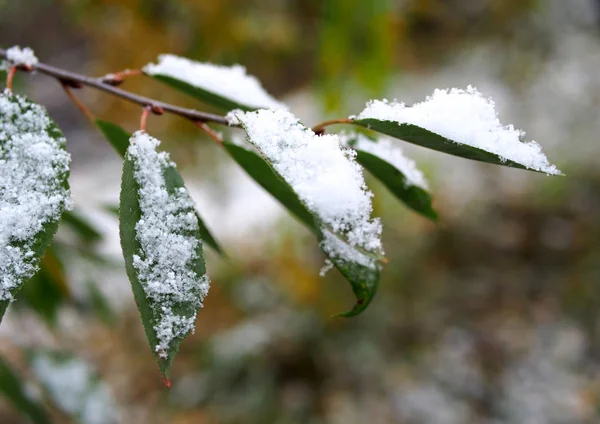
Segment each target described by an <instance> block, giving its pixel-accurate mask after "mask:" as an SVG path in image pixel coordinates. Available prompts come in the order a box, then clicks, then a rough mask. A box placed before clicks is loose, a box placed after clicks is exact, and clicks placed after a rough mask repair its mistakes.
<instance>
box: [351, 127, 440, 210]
mask: <svg viewBox="0 0 600 424" xmlns="http://www.w3.org/2000/svg"><path fill="white" fill-rule="evenodd" d="M343 139H345V142H346V144H347V145H348V146H349V147H351V148H353V149H354V150H355V151H356V161H357V162H358V163H360V164H361V165H362V166H363V168H365V169H366V170H367V171H369V172H370V173H371V174H372V175H373V176H374V177H375V178H377V179H378V180H379V181H381V182H382V183H383V184H384V185H385V186H386V187H387V188H388V189H389V190H390V191H391V193H392V194H393V195H394V196H396V197H397V198H398V199H399V200H400V201H402V202H404V203H405V204H406V205H407V206H408V207H410V208H412V209H413V210H415V211H416V212H418V213H420V214H421V215H423V216H425V217H427V218H429V219H431V220H433V221H437V218H438V215H437V212H436V211H435V210H434V209H433V207H432V205H431V195H430V194H429V192H428V191H427V181H426V180H425V176H424V175H423V173H422V172H421V171H420V170H419V169H418V168H417V167H416V164H415V162H414V161H413V160H411V159H409V158H408V157H406V156H405V155H404V153H403V152H402V149H401V148H400V147H399V146H398V145H397V144H396V143H393V140H390V139H387V138H380V139H372V138H370V137H368V136H365V135H364V134H350V135H343Z"/></svg>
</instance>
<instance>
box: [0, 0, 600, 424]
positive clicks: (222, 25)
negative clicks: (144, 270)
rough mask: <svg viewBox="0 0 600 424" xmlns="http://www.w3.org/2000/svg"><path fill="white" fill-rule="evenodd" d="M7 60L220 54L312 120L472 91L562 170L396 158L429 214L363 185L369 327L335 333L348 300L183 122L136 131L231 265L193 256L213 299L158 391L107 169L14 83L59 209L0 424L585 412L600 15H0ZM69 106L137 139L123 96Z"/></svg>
mask: <svg viewBox="0 0 600 424" xmlns="http://www.w3.org/2000/svg"><path fill="white" fill-rule="evenodd" d="M14 44H19V45H21V46H31V47H32V48H34V50H35V52H36V54H37V56H38V57H39V58H40V60H41V61H43V62H46V63H50V64H53V65H56V66H60V67H64V68H67V69H70V70H74V71H78V72H81V73H84V74H87V75H96V76H100V75H104V74H106V73H109V72H115V71H119V70H122V69H124V68H140V67H141V66H143V65H144V64H146V63H148V62H152V61H155V60H156V57H157V55H158V54H160V53H167V52H168V53H175V54H180V55H185V56H188V57H191V58H193V59H196V60H200V61H211V62H215V63H220V64H226V65H230V64H234V63H240V64H243V65H244V66H246V67H247V69H248V71H249V73H251V74H254V75H256V76H257V77H258V78H259V79H260V80H261V81H262V83H263V85H264V86H265V87H266V88H267V90H268V91H270V92H271V93H272V94H274V95H275V96H277V97H278V98H280V99H282V100H284V101H286V102H287V103H288V104H289V105H290V107H291V109H292V110H293V111H294V113H296V114H297V116H299V117H300V119H301V120H302V121H303V122H305V123H307V124H308V125H313V124H316V123H318V122H320V121H323V120H325V119H327V118H335V117H345V116H348V115H349V114H355V113H358V112H360V111H361V110H362V108H363V107H364V103H365V101H366V100H367V99H369V98H381V97H386V98H389V99H394V98H397V99H399V100H402V101H405V102H407V103H409V104H410V103H413V102H417V101H421V100H423V99H424V98H425V97H426V96H428V95H430V94H431V93H432V92H433V90H434V89H435V88H445V87H461V88H464V87H466V86H467V85H468V84H472V85H474V86H476V87H477V88H478V89H479V90H480V91H482V92H483V93H484V95H486V96H491V97H492V98H493V99H494V100H495V101H496V105H497V109H498V111H499V113H500V119H501V120H502V122H503V123H505V124H508V123H512V124H514V125H515V126H516V127H518V128H522V129H524V130H525V131H527V135H528V138H530V139H535V140H537V141H538V142H539V143H540V144H541V145H542V146H543V148H544V151H545V152H546V153H547V155H548V157H549V159H550V161H551V162H553V163H555V164H557V165H558V167H559V168H560V169H561V170H562V171H563V172H565V173H566V174H567V177H563V178H550V177H546V176H544V175H542V174H537V173H530V172H525V171H520V170H515V169H504V168H501V167H497V166H493V165H485V164H481V163H477V162H472V161H467V160H463V159H459V158H454V157H450V156H446V155H443V154H441V153H437V152H433V151H428V150H426V149H423V148H418V147H415V146H412V145H409V144H407V143H402V145H403V146H404V150H405V152H406V153H407V154H408V155H410V156H411V157H413V158H414V159H415V160H416V161H417V163H418V164H419V166H420V167H421V169H423V170H424V172H425V174H426V176H427V178H428V179H429V181H430V185H431V191H432V194H433V197H434V206H435V207H436V209H437V210H438V212H439V214H440V216H441V219H440V222H439V223H438V224H434V223H431V222H429V221H427V220H426V219H424V218H422V217H420V216H417V215H416V214H414V213H413V212H411V211H409V210H408V209H407V208H406V207H404V205H402V204H400V203H398V202H397V201H396V200H395V199H394V198H393V197H392V196H391V195H390V194H389V193H387V192H386V191H385V188H384V187H382V186H381V185H379V184H378V183H376V182H375V181H373V180H371V179H369V178H368V176H367V181H368V182H369V185H370V187H371V188H372V190H373V191H374V193H375V194H376V197H375V200H374V206H375V214H376V215H378V216H381V217H382V220H383V224H384V235H383V240H384V247H385V250H386V253H387V257H388V259H389V264H388V265H387V266H386V267H385V269H384V271H383V274H382V281H381V284H380V288H379V293H378V295H377V296H376V298H375V300H374V301H373V303H372V305H371V306H370V307H369V309H367V311H366V312H365V313H363V314H362V315H360V316H359V317H357V318H352V319H341V318H331V317H330V316H331V315H332V314H334V313H338V312H341V311H344V310H347V309H348V308H349V307H350V306H351V305H352V303H353V300H354V299H353V295H352V292H351V290H350V287H349V285H348V284H347V282H345V281H344V279H343V278H342V277H341V276H340V275H339V274H337V273H336V272H334V271H332V272H330V273H328V275H327V276H326V277H325V278H320V277H319V269H320V268H321V266H322V264H323V260H324V258H323V256H322V255H321V253H320V252H319V249H318V246H317V243H316V242H315V240H314V238H313V237H312V235H311V234H310V233H309V232H308V231H306V230H305V229H304V228H303V227H302V226H301V225H300V224H299V223H298V222H297V221H295V220H294V219H293V218H292V217H290V216H289V215H287V214H286V212H285V211H284V210H283V209H282V208H281V207H280V206H279V205H278V204H277V203H276V202H275V201H274V200H272V199H271V198H269V196H268V195H267V194H266V193H265V192H264V191H263V190H262V189H261V188H260V187H258V186H256V185H255V184H254V183H253V182H252V181H251V180H250V179H249V178H248V177H246V175H245V174H244V173H243V171H241V170H240V169H238V168H237V167H236V165H235V164H234V163H232V162H231V161H230V160H229V159H228V157H226V155H225V154H224V153H223V152H222V151H220V149H219V148H218V147H217V146H215V145H214V143H212V142H211V141H210V140H209V139H207V138H206V137H205V136H203V134H201V133H199V131H198V130H197V128H195V127H194V126H192V125H190V124H189V123H188V122H186V121H185V120H182V119H180V118H177V117H171V116H166V115H165V116H162V117H156V116H153V117H151V118H150V121H149V131H150V132H151V133H152V134H153V135H155V136H157V137H159V138H160V139H162V140H163V147H164V149H165V150H168V151H169V152H171V154H172V157H173V158H174V160H175V161H176V162H177V163H178V165H179V168H180V169H181V170H182V172H183V174H184V178H185V179H186V182H187V184H188V187H189V188H190V191H191V193H192V196H193V197H194V200H195V201H196V203H197V205H198V209H199V211H200V214H201V215H202V216H203V217H204V218H205V220H206V222H207V224H208V226H209V227H210V228H211V230H212V231H213V232H214V234H215V235H216V236H217V238H218V240H219V241H220V242H221V243H222V245H223V247H224V248H225V250H226V251H227V253H228V259H222V258H221V257H219V256H218V255H216V254H214V252H212V251H210V250H208V248H206V249H205V251H206V254H207V266H208V271H209V275H210V277H211V280H212V287H211V292H210V294H209V296H208V297H207V299H206V301H205V307H204V308H203V310H202V311H201V312H200V313H199V318H198V323H197V329H196V333H195V335H194V336H191V337H189V338H188V339H187V340H186V341H185V342H184V343H183V345H182V348H181V350H180V353H179V355H178V357H177V359H176V361H175V365H174V367H173V371H172V381H173V387H172V388H171V389H166V388H165V387H164V384H163V382H162V380H161V377H160V374H159V371H158V367H157V366H156V364H155V362H154V359H153V357H152V354H151V352H150V349H149V347H148V345H147V342H146V339H145V337H144V334H143V329H142V326H141V323H140V320H139V316H138V313H137V310H136V307H135V304H134V301H133V297H132V295H131V291H130V285H129V282H128V281H127V278H126V276H125V271H124V266H123V263H122V259H121V258H120V249H119V241H118V222H117V219H116V217H115V215H114V212H112V208H113V207H114V206H115V205H116V204H117V202H118V194H119V184H120V174H121V161H120V159H119V157H118V156H117V154H116V153H114V151H113V150H112V149H111V147H110V146H109V145H108V143H107V142H106V141H105V140H104V139H103V138H102V136H101V134H100V133H99V132H98V131H97V130H96V129H95V128H93V127H92V126H91V125H90V124H89V123H88V122H87V121H86V119H85V117H84V116H83V115H81V114H80V113H79V112H78V111H77V109H76V108H75V107H74V106H73V104H72V103H70V102H69V100H68V98H67V97H66V96H65V95H64V94H63V93H62V90H61V87H60V85H59V84H58V83H56V82H55V81H54V80H52V79H49V78H47V77H45V76H42V75H19V76H18V77H17V80H16V82H15V87H16V88H15V91H17V92H22V93H27V94H28V95H29V96H30V97H31V98H33V99H34V100H36V101H37V102H39V103H41V104H43V105H45V106H47V108H48V109H49V112H50V114H51V116H52V117H53V118H54V119H55V120H56V121H57V122H58V124H59V125H60V127H61V128H62V129H63V131H64V132H65V135H66V136H67V139H68V147H69V150H70V152H71V154H72V158H73V162H72V175H71V186H72V191H73V196H74V200H75V203H76V209H75V211H74V212H73V213H72V214H71V215H68V216H67V217H66V218H65V220H64V222H63V225H61V229H60V230H59V234H58V235H57V237H56V241H55V243H54V245H53V246H52V248H51V250H49V252H48V253H47V254H46V256H45V257H44V260H43V264H42V271H41V272H40V273H39V274H38V275H37V276H36V277H35V278H34V279H33V280H32V281H30V282H29V283H28V284H26V285H25V289H23V290H22V291H21V292H20V295H19V296H18V301H17V302H15V304H13V305H12V306H11V307H10V308H9V311H8V313H7V315H6V316H5V318H4V321H3V323H2V325H1V326H0V354H1V356H2V358H3V359H2V360H1V361H0V388H3V391H4V393H5V394H6V393H8V394H9V395H8V396H4V397H0V422H1V423H3V424H12V423H26V422H28V421H27V420H28V419H30V418H28V414H29V416H30V417H33V420H36V419H37V421H34V422H44V420H49V419H51V420H52V422H56V423H78V422H80V423H151V424H153V423H177V424H184V423H250V424H252V423H277V424H287V423H311V424H313V423H314V424H318V423H344V424H352V423H365V422H371V423H406V424H420V423H424V424H428V423H431V424H455V423H456V424H459V423H477V424H478V423H483V424H513V423H515V424H516V423H519V424H545V423H552V424H554V423H556V424H562V423H565V424H566V423H597V422H600V320H599V319H600V284H599V283H600V219H599V217H600V168H599V167H598V159H597V158H598V155H599V154H600V140H599V138H598V134H600V2H599V1H596V0H569V1H566V0H479V1H472V0H395V1H394V0H369V1H361V0H305V1H298V0H265V1H248V0H219V1H210V0H208V1H206V0H204V1H202V0H179V1H161V0H62V1H58V0H56V1H52V0H19V1H16V0H0V45H1V46H2V47H4V48H6V47H9V46H12V45H14ZM123 88H125V89H127V90H131V91H134V92H138V93H143V94H146V95H149V96H152V97H155V98H157V99H161V100H164V101H168V102H174V103H177V104H181V105H185V106H190V107H195V108H198V109H201V110H210V109H209V108H206V107H204V106H203V105H202V104H198V103H196V102H195V101H194V100H192V99H190V98H187V97H185V96H183V95H181V94H179V93H176V92H173V91H171V90H169V89H168V88H166V86H163V85H160V84H158V83H156V82H154V81H152V80H150V79H149V78H147V77H144V76H139V77H134V78H131V79H128V80H127V81H126V82H125V84H124V86H123ZM76 94H77V95H78V97H79V98H80V99H82V100H83V101H84V102H85V103H86V104H87V105H88V106H89V107H90V109H91V110H92V111H93V112H94V113H95V114H96V115H97V116H98V117H100V118H102V119H105V120H108V121H112V122H115V123H118V124H120V125H122V126H123V127H124V128H126V129H127V130H129V131H133V130H135V129H137V126H138V125H139V124H138V122H139V116H140V109H139V108H138V107H137V106H134V105H131V104H128V103H124V102H122V101H120V100H118V99H114V98H112V97H110V96H107V95H105V94H102V93H99V92H96V91H93V90H89V89H84V90H79V91H77V93H76ZM335 129H336V128H334V129H333V130H335ZM239 136H240V134H234V133H232V134H231V137H239ZM398 143H401V142H398ZM11 376H12V378H13V380H16V381H18V382H20V383H21V384H22V386H23V393H21V395H22V396H20V395H19V393H20V392H19V390H17V389H16V388H15V387H16V386H15V385H14V384H13V385H12V386H11V384H12V383H11V381H12V382H13V383H14V381H13V380H11ZM11 390H12V392H11ZM11 393H12V395H11ZM15 399H16V400H15ZM27 399H33V400H34V401H35V402H37V403H39V404H41V405H43V408H44V409H45V410H46V414H47V417H46V418H43V417H42V418H40V417H39V416H38V418H35V416H36V412H35V411H34V412H32V409H31V408H33V407H31V405H30V404H29V403H28V401H27ZM34 409H35V408H34ZM37 413H39V411H37ZM32 414H33V415H32ZM48 417H51V418H48Z"/></svg>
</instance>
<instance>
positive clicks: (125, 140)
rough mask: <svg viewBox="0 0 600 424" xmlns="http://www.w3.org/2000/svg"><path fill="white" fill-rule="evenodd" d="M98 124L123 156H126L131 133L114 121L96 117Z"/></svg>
mask: <svg viewBox="0 0 600 424" xmlns="http://www.w3.org/2000/svg"><path fill="white" fill-rule="evenodd" d="M96 126H97V127H98V128H99V129H100V131H101V132H102V134H104V137H106V139H107V140H108V142H109V143H110V144H111V146H113V148H114V149H115V150H116V151H117V153H118V154H119V155H120V156H121V157H125V153H126V152H127V148H128V147H129V138H130V137H131V134H129V133H128V132H127V131H125V130H124V129H123V128H121V127H120V126H118V125H115V124H113V123H112V122H107V121H103V120H101V119H96Z"/></svg>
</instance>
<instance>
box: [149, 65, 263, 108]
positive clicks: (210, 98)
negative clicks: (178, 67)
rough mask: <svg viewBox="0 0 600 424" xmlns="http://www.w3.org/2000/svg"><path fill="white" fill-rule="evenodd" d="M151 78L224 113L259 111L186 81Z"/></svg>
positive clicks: (155, 75) (161, 77)
mask: <svg viewBox="0 0 600 424" xmlns="http://www.w3.org/2000/svg"><path fill="white" fill-rule="evenodd" d="M149 76H150V77H152V78H154V79H155V80H157V81H160V82H162V83H164V84H166V85H168V86H169V87H172V88H174V89H176V90H179V91H181V92H182V93H185V94H187V95H188V96H191V97H193V98H195V99H197V100H200V101H201V102H203V103H206V104H208V105H211V106H215V107H217V108H219V109H222V110H224V111H230V110H233V109H241V110H246V111H250V110H256V109H258V108H256V107H253V106H249V105H245V104H242V103H239V102H236V101H234V100H232V99H228V98H226V97H223V96H221V95H219V94H217V93H215V92H211V91H208V90H204V89H202V88H200V87H196V86H193V85H191V84H188V83H187V82H185V81H182V80H179V79H175V78H173V77H170V76H167V75H161V74H154V75H149Z"/></svg>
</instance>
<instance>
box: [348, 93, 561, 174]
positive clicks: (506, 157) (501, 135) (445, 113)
mask: <svg viewBox="0 0 600 424" xmlns="http://www.w3.org/2000/svg"><path fill="white" fill-rule="evenodd" d="M351 119H352V120H353V123H355V124H357V125H361V126H364V127H367V128H371V129H373V130H375V131H378V132H382V133H384V134H388V135H391V136H393V137H396V138H400V139H402V140H405V141H408V142H410V143H414V144H418V145H421V146H424V147H428V148H431V149H434V150H439V151H442V152H445V153H449V154H453V155H456V156H461V157H465V158H469V159H474V160H479V161H482V162H488V163H495V164H499V165H506V166H511V167H516V168H523V169H531V170H534V171H538V172H544V173H546V174H551V175H560V174H561V172H560V171H559V170H558V169H557V168H556V166H554V165H552V164H551V163H550V162H548V159H547V158H546V156H545V155H544V153H543V152H542V149H541V147H540V145H539V144H537V143H536V142H535V141H531V142H523V141H521V140H522V139H523V138H524V136H525V133H524V132H523V131H521V130H518V129H515V128H514V127H513V126H512V125H506V126H504V125H502V124H501V123H500V120H499V119H498V115H497V113H496V109H495V105H494V102H493V101H492V100H491V99H487V98H485V97H483V95H482V94H481V93H480V92H479V91H477V89H475V88H473V87H471V86H469V87H468V88H467V89H466V90H461V89H457V88H453V89H449V90H435V91H434V93H433V95H432V96H430V97H428V98H427V99H426V100H425V101H424V102H421V103H417V104H415V105H413V106H406V105H405V104H404V103H399V102H396V101H394V102H388V101H387V100H372V101H370V102H369V103H367V107H366V108H365V109H364V110H363V111H362V112H361V113H360V114H359V115H358V116H356V117H351Z"/></svg>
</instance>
